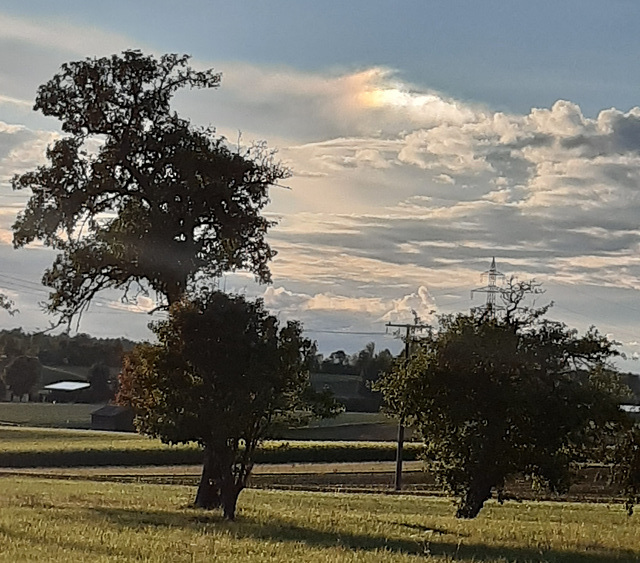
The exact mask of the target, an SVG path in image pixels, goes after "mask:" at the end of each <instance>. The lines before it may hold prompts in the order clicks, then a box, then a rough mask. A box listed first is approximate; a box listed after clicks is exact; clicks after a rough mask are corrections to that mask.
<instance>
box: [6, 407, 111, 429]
mask: <svg viewBox="0 0 640 563" xmlns="http://www.w3.org/2000/svg"><path fill="white" fill-rule="evenodd" d="M101 406H102V405H101V404H100V405H89V404H82V403H78V404H53V403H4V402H2V403H0V423H5V424H6V423H8V424H17V425H19V426H40V427H43V428H90V427H91V413H92V412H93V411H95V410H96V409H98V408H100V407H101Z"/></svg>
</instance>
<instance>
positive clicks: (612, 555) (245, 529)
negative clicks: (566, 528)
mask: <svg viewBox="0 0 640 563" xmlns="http://www.w3.org/2000/svg"><path fill="white" fill-rule="evenodd" d="M92 511H94V512H95V513H96V516H98V517H101V518H105V519H107V520H109V521H111V522H112V523H115V524H116V525H119V526H122V527H125V528H141V527H146V526H154V527H155V526H166V527H178V526H179V527H183V528H192V529H194V530H197V531H198V532H199V533H203V532H204V533H206V532H207V531H210V532H214V531H226V532H228V533H231V534H232V535H233V536H234V537H237V538H245V539H255V540H268V541H272V542H283V543H286V542H297V543H305V544H307V545H308V546H310V547H316V548H330V547H336V546H340V547H341V548H348V549H352V550H354V551H375V550H386V551H390V552H395V553H403V554H408V555H431V556H441V557H449V558H451V559H454V560H455V559H469V560H473V561H495V560H498V559H501V560H506V561H514V562H515V561H527V562H535V561H539V562H543V561H544V562H547V563H550V562H553V563H613V562H620V561H627V562H631V561H640V553H637V552H633V551H631V550H607V549H594V550H593V551H592V552H585V551H568V550H567V551H565V550H557V549H535V548H528V547H506V546H500V545H488V544H483V543H468V542H466V541H464V540H463V538H464V537H465V534H460V533H457V532H452V531H448V530H446V529H444V528H429V527H426V526H420V525H413V524H405V523H402V522H398V523H397V524H398V526H403V527H408V528H410V529H414V530H418V532H420V533H421V534H422V535H423V537H416V538H415V539H400V538H386V537H383V536H380V535H369V534H354V533H348V532H347V533H344V532H340V531H326V530H317V529H315V528H311V527H304V526H300V525H298V524H295V523H292V522H290V521H287V520H284V519H279V518H276V517H273V518H270V519H269V522H268V523H265V522H263V521H261V520H258V519H256V518H253V517H247V516H240V517H239V518H238V520H237V521H236V522H228V521H225V520H224V519H223V518H222V516H221V515H218V514H217V513H193V512H160V511H137V510H132V509H116V508H94V509H92Z"/></svg>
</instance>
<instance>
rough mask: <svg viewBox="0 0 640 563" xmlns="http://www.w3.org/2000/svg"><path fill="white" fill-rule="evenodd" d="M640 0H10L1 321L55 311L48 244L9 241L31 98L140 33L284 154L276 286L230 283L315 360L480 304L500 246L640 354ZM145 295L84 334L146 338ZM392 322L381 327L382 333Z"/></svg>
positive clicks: (276, 205) (196, 96)
mask: <svg viewBox="0 0 640 563" xmlns="http://www.w3.org/2000/svg"><path fill="white" fill-rule="evenodd" d="M639 24H640V4H639V3H637V2H635V1H631V0H629V1H625V0H609V1H606V2H605V1H598V2H596V1H591V0H579V1H578V0H576V1H558V0H556V1H554V2H547V1H538V2H529V1H527V2H524V1H517V0H516V1H511V2H503V1H501V2H497V1H490V0H488V1H484V2H477V1H457V2H441V1H426V0H419V1H418V0H416V1H391V0H389V1H380V0H367V1H361V0H350V1H349V2H344V1H333V0H323V1H322V2H317V1H316V2H310V1H307V0H289V1H285V0H270V1H269V2H264V1H258V0H253V1H243V2H228V1H224V2H222V1H217V0H206V1H205V0H198V1H196V0H192V1H189V0H186V1H183V2H167V1H162V0H155V1H153V2H151V1H149V0H137V1H136V2H124V1H120V0H115V1H111V2H108V3H103V2H100V3H99V2H86V1H64V0H61V1H59V2H56V3H53V2H50V1H49V0H30V1H29V2H24V0H21V1H14V0H3V2H2V5H1V7H0V30H1V31H0V260H1V262H0V264H2V267H1V268H0V291H4V292H5V293H7V294H8V295H9V296H10V297H12V298H13V299H14V300H15V302H16V304H17V307H18V309H19V310H20V312H19V313H18V314H16V315H15V316H13V317H10V316H8V315H3V316H1V317H0V328H11V327H17V326H22V327H24V329H25V330H27V331H34V330H41V329H45V328H47V327H48V326H49V325H50V323H51V322H53V321H54V319H52V318H50V317H47V316H46V315H44V314H43V313H42V308H41V303H42V302H43V301H45V300H46V298H47V289H46V288H44V287H43V286H42V285H40V283H39V280H40V278H41V276H42V273H43V271H44V269H45V268H46V267H47V266H48V265H49V264H50V263H51V262H52V260H53V258H54V255H53V253H52V252H51V251H50V250H48V249H45V248H43V247H42V246H41V245H38V244H33V245H32V246H30V247H28V248H25V249H20V250H14V249H13V247H12V244H11V239H12V233H11V225H12V224H13V222H14V220H15V217H16V214H17V213H18V212H19V211H20V209H22V207H23V206H24V204H25V202H26V200H27V197H28V194H24V193H21V192H13V191H12V189H11V184H10V180H11V178H12V177H13V175H15V174H20V173H23V172H25V171H28V170H31V169H33V168H34V167H35V166H38V165H40V164H43V163H44V162H45V160H44V153H45V150H46V147H47V145H48V144H49V143H51V142H52V141H53V140H55V139H56V138H59V136H60V135H61V131H60V129H59V125H58V123H57V121H56V120H54V119H51V118H46V117H44V116H42V115H41V114H38V113H36V112H34V111H33V110H32V107H33V101H34V98H35V93H36V90H37V87H38V85H40V84H42V83H44V82H46V81H47V80H49V79H50V78H51V77H52V76H53V75H54V74H55V73H56V71H57V70H58V69H59V67H60V65H61V64H63V63H64V62H68V61H75V60H81V59H84V58H86V57H101V56H107V55H111V54H113V53H119V52H122V51H123V50H125V49H140V50H142V51H144V52H145V53H151V54H155V55H160V54H162V53H168V52H175V53H187V54H190V55H191V56H192V59H191V63H192V65H193V66H194V67H197V68H214V69H215V70H216V71H220V72H221V73H222V84H221V87H220V88H219V89H217V90H209V91H189V92H181V93H180V94H178V95H177V96H176V98H175V100H174V105H175V108H176V110H177V111H178V112H179V113H180V114H181V115H182V116H184V117H188V118H189V119H191V120H192V122H193V123H194V124H196V125H212V126H214V127H215V128H216V130H217V132H218V133H219V134H221V135H224V136H226V137H227V138H228V139H230V140H231V141H233V142H234V143H235V142H236V140H237V139H238V136H239V135H241V139H242V141H243V142H245V141H246V142H251V141H254V140H266V141H267V143H268V145H269V146H270V147H274V148H277V149H278V151H279V153H278V154H279V157H280V159H281V160H282V162H283V163H284V164H285V165H287V166H289V167H290V168H291V170H292V173H293V174H292V177H291V178H289V179H288V180H287V182H286V184H287V188H286V189H285V188H277V187H276V188H272V191H271V203H270V204H269V206H268V207H267V209H266V214H267V215H268V216H269V217H271V218H273V219H276V220H277V221H278V226H277V227H275V228H273V229H272V231H271V232H270V234H269V241H270V243H271V245H272V247H273V248H274V249H275V250H277V252H278V255H277V256H276V258H275V259H274V261H273V263H272V265H271V271H272V277H273V283H272V284H271V285H269V286H257V285H256V284H255V283H254V281H253V279H252V276H250V275H246V274H243V273H242V272H239V273H235V274H230V275H227V276H225V278H224V280H222V281H221V286H222V287H223V288H224V289H226V290H227V291H234V292H240V293H245V294H247V295H250V296H260V297H262V298H263V299H264V301H265V304H266V306H267V307H268V308H269V309H270V310H272V311H273V312H274V313H277V314H278V315H279V316H280V318H282V319H299V320H301V321H302V322H303V323H304V326H305V329H306V331H307V334H308V336H310V337H311V338H313V339H315V340H317V342H318V347H319V349H320V351H322V352H324V353H325V354H327V353H329V352H331V351H333V350H337V349H344V350H345V351H347V352H348V353H353V352H356V351H357V350H359V349H361V348H362V347H364V345H365V344H366V343H367V342H369V341H374V342H375V343H376V345H377V347H378V349H381V348H385V347H389V348H391V349H392V350H393V351H397V350H399V349H400V347H401V343H400V341H399V340H398V339H397V338H395V337H394V335H393V334H392V331H388V330H387V327H386V324H387V323H404V322H412V320H413V315H412V310H414V311H416V312H417V314H418V315H419V316H420V317H421V319H422V320H423V321H425V322H431V321H433V320H434V319H435V317H436V316H437V315H438V314H441V313H451V312H458V311H468V309H469V308H470V307H472V306H478V305H481V304H482V303H483V300H484V295H482V294H476V295H475V296H474V297H473V298H472V297H471V294H470V292H471V290H472V289H474V288H477V287H481V286H483V285H485V283H486V279H483V277H482V273H483V272H484V271H486V270H487V269H488V267H489V264H490V262H491V259H492V258H493V257H495V259H496V262H497V266H498V269H499V270H500V271H501V272H503V273H504V274H505V275H506V276H511V275H514V276H516V277H517V278H518V279H521V280H529V279H535V280H537V281H538V282H540V283H542V284H543V287H544V288H545V290H546V292H545V294H544V295H541V296H538V300H537V302H538V304H541V305H542V304H545V303H548V302H551V301H553V303H554V306H553V308H552V309H551V311H550V314H549V316H550V317H551V318H554V319H557V320H560V321H563V322H566V323H567V324H568V325H570V326H572V327H575V328H577V329H578V330H580V331H584V330H586V329H587V328H588V327H589V326H590V325H595V326H596V327H598V329H599V330H600V331H601V332H602V333H604V334H608V335H610V336H611V337H612V338H613V339H615V340H616V341H618V342H620V350H621V351H622V352H624V353H625V354H626V358H627V359H626V360H621V361H620V365H621V366H622V367H624V368H625V369H630V370H632V371H640V364H638V363H637V361H635V360H634V358H635V357H637V356H638V354H639V353H640V334H638V330H637V328H636V327H637V319H638V317H639V316H640V292H639V290H640V282H639V275H640V255H639V250H640V191H639V189H640V108H639V107H638V106H640V88H639V86H640V42H639V41H638V38H637V29H638V25H639ZM151 308H153V303H152V302H150V300H144V299H142V300H140V301H139V302H138V303H137V304H131V303H128V304H125V303H122V302H121V301H120V299H119V295H118V294H112V293H109V294H105V295H101V296H100V297H99V298H98V299H96V301H95V302H94V304H93V305H92V307H91V309H90V310H89V312H87V313H85V315H84V316H83V318H82V320H81V322H80V325H79V326H78V327H77V330H79V331H80V332H86V333H89V334H92V335H94V336H99V337H119V336H124V337H127V338H131V339H135V340H140V339H149V338H151V337H152V335H151V333H150V331H149V329H148V327H147V325H148V323H149V322H150V321H152V320H154V317H153V316H151V315H149V314H148V311H149V309H151ZM387 332H389V334H385V333H387Z"/></svg>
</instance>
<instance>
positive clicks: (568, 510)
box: [0, 477, 640, 563]
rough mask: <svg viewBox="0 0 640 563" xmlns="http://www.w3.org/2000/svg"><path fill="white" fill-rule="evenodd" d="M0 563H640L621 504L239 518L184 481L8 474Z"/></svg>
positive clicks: (293, 502) (329, 503)
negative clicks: (199, 505) (197, 499)
mask: <svg viewBox="0 0 640 563" xmlns="http://www.w3.org/2000/svg"><path fill="white" fill-rule="evenodd" d="M0 491H1V492H0V545H2V549H1V550H0V561H2V562H11V563H16V562H23V561H24V562H26V561H28V562H30V563H42V562H52V561H82V562H127V561H146V562H149V563H154V562H169V561H171V562H193V561H214V560H215V561H216V562H236V561H250V562H262V561H264V562H267V561H268V562H276V563H278V562H287V563H288V562H292V561H296V562H314V563H323V562H343V561H345V562H346V561H349V562H356V561H367V562H368V561H371V562H385V563H386V562H391V563H393V562H408V561H426V562H435V561H439V562H444V561H459V562H472V561H474V562H479V561H481V562H484V563H492V562H496V563H497V562H503V563H504V562H516V561H517V562H542V561H546V562H558V563H570V562H575V563H612V562H614V561H628V562H631V561H638V560H640V534H639V533H638V529H639V526H640V517H638V516H634V517H632V518H628V517H627V516H626V514H625V512H624V509H623V507H622V506H619V505H615V506H609V505H605V504H597V505H596V504H571V503H519V504H517V503H507V504H505V505H503V506H498V505H495V504H489V505H488V507H487V508H486V509H485V510H484V511H483V512H482V513H481V515H480V516H479V517H478V518H477V519H475V520H472V521H460V520H456V519H455V518H453V517H452V512H453V511H452V506H451V503H450V501H449V500H447V499H442V498H421V497H409V496H384V495H345V494H340V495H337V494H327V493H300V492H281V491H259V490H246V491H243V492H242V494H241V496H240V502H239V516H238V521H237V522H235V523H228V522H223V521H222V520H221V518H220V516H219V515H218V514H217V513H207V512H203V511H197V510H193V509H191V508H189V507H188V505H189V503H190V501H191V499H192V494H193V490H192V489H190V488H185V487H180V486H161V485H138V484H113V483H89V482H69V481H50V480H49V481H45V480H40V479H36V478H15V477H4V478H2V487H1V488H0Z"/></svg>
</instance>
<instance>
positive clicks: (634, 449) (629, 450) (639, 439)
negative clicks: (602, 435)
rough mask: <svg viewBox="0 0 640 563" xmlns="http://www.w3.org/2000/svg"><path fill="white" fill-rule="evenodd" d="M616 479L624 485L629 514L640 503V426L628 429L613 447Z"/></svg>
mask: <svg viewBox="0 0 640 563" xmlns="http://www.w3.org/2000/svg"><path fill="white" fill-rule="evenodd" d="M613 462H614V466H613V467H614V479H615V480H616V481H617V482H619V483H620V484H621V485H622V486H623V487H624V493H625V496H626V507H627V512H628V514H629V516H631V515H632V514H633V509H634V506H635V505H636V504H638V503H640V427H639V426H637V425H636V426H634V427H633V428H630V429H628V430H627V431H626V432H625V433H624V434H622V436H621V437H620V439H619V441H618V443H617V444H616V447H615V448H614V449H613Z"/></svg>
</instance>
